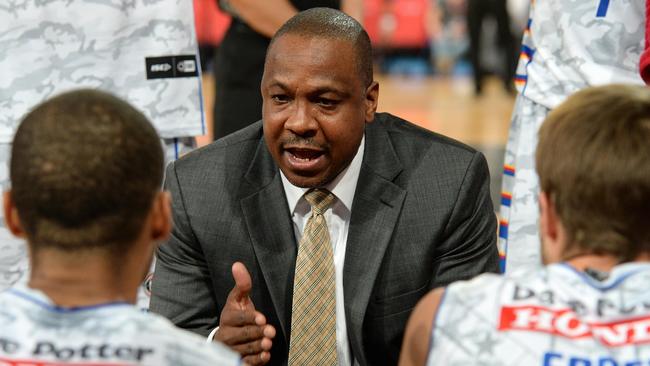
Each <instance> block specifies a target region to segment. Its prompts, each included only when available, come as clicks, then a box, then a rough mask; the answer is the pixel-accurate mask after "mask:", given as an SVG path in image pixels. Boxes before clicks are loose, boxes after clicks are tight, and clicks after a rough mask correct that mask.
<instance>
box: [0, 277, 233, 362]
mask: <svg viewBox="0 0 650 366" xmlns="http://www.w3.org/2000/svg"><path fill="white" fill-rule="evenodd" d="M240 363H241V361H240V357H239V355H238V354H236V353H235V352H233V351H231V350H229V349H227V348H226V347H225V346H221V345H218V344H215V343H212V344H209V343H206V342H205V339H204V338H202V337H200V336H198V335H195V334H191V333H188V332H185V331H182V330H180V329H177V328H175V327H174V326H173V325H172V324H171V323H170V322H169V321H168V320H166V319H164V318H162V317H160V316H158V315H155V314H149V313H144V312H141V311H140V310H138V309H137V308H136V307H135V306H133V305H130V304H127V303H108V304H102V305H97V306H89V307H81V308H61V307H57V306H55V305H54V304H53V303H52V302H51V301H50V299H49V298H48V297H47V296H45V295H44V294H43V293H42V292H39V291H36V290H32V289H29V288H27V287H22V286H17V287H13V288H11V289H9V290H7V291H5V292H3V293H0V365H1V366H8V365H11V366H17V365H20V366H36V365H38V366H57V365H66V364H72V365H76V366H80V365H93V366H109V365H110V366H118V365H147V366H172V365H173V366H195V365H196V366H198V365H239V364H240Z"/></svg>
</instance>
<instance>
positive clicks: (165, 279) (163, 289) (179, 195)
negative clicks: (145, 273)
mask: <svg viewBox="0 0 650 366" xmlns="http://www.w3.org/2000/svg"><path fill="white" fill-rule="evenodd" d="M165 189H166V190H168V191H169V192H171V195H172V213H173V220H174V229H173V231H172V234H171V237H170V239H169V241H168V242H166V243H164V244H162V245H161V246H160V247H159V248H158V250H157V252H156V269H155V272H154V278H153V284H152V296H151V305H150V310H151V311H153V312H156V313H159V314H161V315H163V316H165V317H167V318H169V319H170V320H171V321H172V322H173V323H174V324H175V325H176V326H178V327H180V328H183V329H187V330H190V331H193V332H195V333H198V334H201V335H204V336H207V335H208V334H209V333H210V331H211V330H212V329H213V328H214V327H216V326H217V325H218V316H219V314H218V308H217V305H216V301H215V296H214V293H213V291H212V289H213V287H212V281H211V279H210V272H209V270H208V266H207V264H206V261H205V256H204V254H203V251H202V250H201V246H200V245H199V244H198V241H197V239H196V237H195V236H194V233H193V229H192V227H191V223H190V222H189V219H188V216H187V213H186V210H185V205H184V200H183V193H184V192H183V191H182V190H181V187H180V185H179V181H178V176H177V174H176V170H175V165H174V163H171V164H169V166H168V167H167V171H166V174H165Z"/></svg>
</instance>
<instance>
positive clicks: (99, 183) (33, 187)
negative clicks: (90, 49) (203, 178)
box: [10, 89, 164, 250]
mask: <svg viewBox="0 0 650 366" xmlns="http://www.w3.org/2000/svg"><path fill="white" fill-rule="evenodd" d="M163 162H164V158H163V152H162V145H161V142H160V139H159V137H158V134H157V133H156V131H155V129H154V128H153V126H152V125H151V123H150V122H149V121H148V120H147V118H146V117H145V116H144V115H142V114H141V113H140V112H139V111H137V110H136V109H135V108H133V107H132V106H131V105H129V104H128V103H126V102H125V101H122V100H120V99H119V98H117V97H115V96H112V95H110V94H107V93H104V92H100V91H97V90H89V89H84V90H76V91H72V92H68V93H65V94H61V95H59V96H56V97H54V98H52V99H50V100H47V101H45V102H44V103H42V104H40V105H39V106H37V107H36V108H35V109H33V110H32V111H31V112H29V113H28V114H27V116H26V117H25V118H24V119H23V120H22V122H21V124H20V126H19V127H18V130H17V132H16V135H15V137H14V142H13V146H12V153H11V163H10V177H11V185H12V188H11V198H12V200H13V201H14V204H15V206H16V209H17V211H18V216H19V218H20V221H21V224H22V226H23V229H24V231H25V233H26V235H27V238H28V241H29V242H30V244H31V245H32V248H33V249H39V248H42V247H54V248H58V249H62V250H80V249H89V248H98V247H104V248H109V249H111V248H118V247H121V246H123V245H125V244H130V243H131V242H133V241H134V240H135V239H136V238H137V236H138V235H139V234H140V231H141V228H142V225H143V223H144V220H145V219H146V216H147V214H148V212H149V210H150V208H151V205H152V204H153V199H154V197H155V194H156V192H157V191H159V190H160V186H161V184H162V179H163V168H164V167H163V164H164V163H163Z"/></svg>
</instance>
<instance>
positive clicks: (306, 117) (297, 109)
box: [285, 101, 318, 137]
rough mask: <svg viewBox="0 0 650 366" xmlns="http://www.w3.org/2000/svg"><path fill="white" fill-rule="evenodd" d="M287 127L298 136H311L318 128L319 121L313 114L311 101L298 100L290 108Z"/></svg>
mask: <svg viewBox="0 0 650 366" xmlns="http://www.w3.org/2000/svg"><path fill="white" fill-rule="evenodd" d="M285 128H286V129H287V130H289V131H291V132H293V133H294V134H296V135H298V136H303V137H311V136H313V135H315V134H316V131H317V130H318V122H317V121H316V119H315V118H314V116H313V115H312V113H311V111H310V108H309V103H307V102H302V101H297V102H296V103H294V105H293V108H291V110H290V115H289V118H287V121H286V122H285Z"/></svg>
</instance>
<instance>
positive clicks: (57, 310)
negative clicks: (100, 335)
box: [7, 288, 132, 314]
mask: <svg viewBox="0 0 650 366" xmlns="http://www.w3.org/2000/svg"><path fill="white" fill-rule="evenodd" d="M7 293H10V294H12V295H14V296H17V297H20V298H21V299H23V300H27V301H29V302H31V303H34V304H36V305H38V306H40V307H42V308H45V309H46V310H48V311H52V312H55V313H59V314H69V313H75V312H80V311H88V310H97V309H101V308H107V307H114V306H125V305H126V306H132V305H131V304H129V303H128V302H126V301H115V302H107V303H104V304H97V305H89V306H75V307H71V308H66V307H62V306H57V305H52V304H49V303H47V302H45V301H42V300H40V299H37V298H35V297H32V296H30V295H28V294H26V293H23V292H21V291H18V290H16V289H14V288H11V289H9V290H7Z"/></svg>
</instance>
